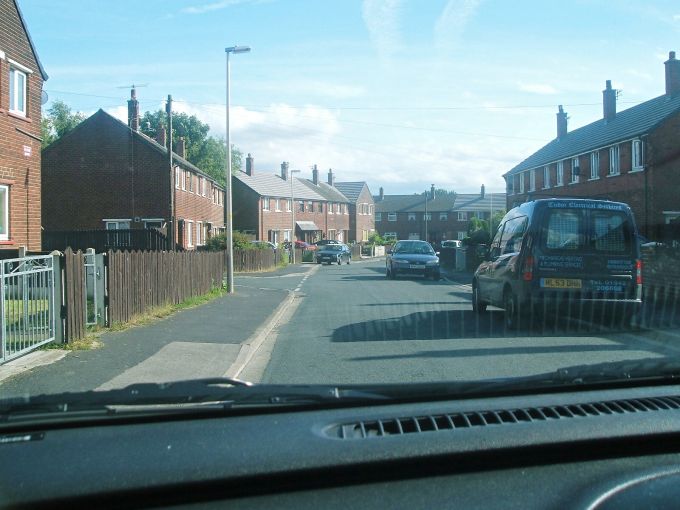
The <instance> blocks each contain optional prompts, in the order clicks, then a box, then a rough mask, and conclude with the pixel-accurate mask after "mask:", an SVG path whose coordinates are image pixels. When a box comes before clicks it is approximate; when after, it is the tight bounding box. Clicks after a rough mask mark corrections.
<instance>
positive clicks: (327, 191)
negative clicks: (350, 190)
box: [299, 179, 349, 203]
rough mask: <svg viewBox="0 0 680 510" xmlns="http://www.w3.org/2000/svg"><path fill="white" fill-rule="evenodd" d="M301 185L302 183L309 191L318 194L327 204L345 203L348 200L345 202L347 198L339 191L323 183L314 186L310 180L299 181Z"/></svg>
mask: <svg viewBox="0 0 680 510" xmlns="http://www.w3.org/2000/svg"><path fill="white" fill-rule="evenodd" d="M299 180H300V182H301V183H303V184H304V185H305V186H307V187H308V188H309V189H311V190H312V191H314V192H315V193H318V194H319V195H321V196H322V197H324V199H326V200H328V201H329V202H341V203H347V202H349V200H347V197H346V196H345V195H343V194H342V193H341V192H340V191H339V190H337V189H336V188H334V187H333V186H331V185H330V184H326V183H325V182H320V181H319V184H314V182H312V181H311V180H310V179H299Z"/></svg>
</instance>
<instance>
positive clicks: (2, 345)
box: [0, 255, 55, 363]
mask: <svg viewBox="0 0 680 510" xmlns="http://www.w3.org/2000/svg"><path fill="white" fill-rule="evenodd" d="M0 283H1V284H2V287H1V290H0V322H1V327H0V337H1V338H0V339H1V340H2V341H1V342H0V349H1V350H0V363H4V362H6V361H9V360H11V359H13V358H16V357H18V356H21V355H23V354H26V353H28V352H29V351H31V350H33V349H35V348H37V347H39V346H41V345H43V344H46V343H48V342H51V341H52V340H54V338H55V296H54V268H53V259H52V256H51V255H43V256H36V257H23V258H19V259H7V260H3V261H2V262H1V263H0Z"/></svg>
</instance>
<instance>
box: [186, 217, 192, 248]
mask: <svg viewBox="0 0 680 510" xmlns="http://www.w3.org/2000/svg"><path fill="white" fill-rule="evenodd" d="M184 231H185V232H186V237H187V246H193V245H194V239H193V232H194V222H193V221H185V222H184Z"/></svg>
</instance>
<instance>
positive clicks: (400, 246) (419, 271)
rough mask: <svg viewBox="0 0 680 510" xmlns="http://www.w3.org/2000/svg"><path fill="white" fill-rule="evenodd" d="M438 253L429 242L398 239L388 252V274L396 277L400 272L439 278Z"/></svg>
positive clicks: (434, 278) (392, 277) (389, 276)
mask: <svg viewBox="0 0 680 510" xmlns="http://www.w3.org/2000/svg"><path fill="white" fill-rule="evenodd" d="M438 255H439V254H438V253H436V252H435V251H434V249H433V248H432V245H431V244H430V243H428V242H425V241H410V240H409V241H398V242H397V244H395V245H394V247H393V248H392V249H391V250H389V251H388V253H387V258H386V259H385V264H386V276H387V277H388V278H390V279H394V278H396V277H397V276H398V275H400V274H410V275H421V276H424V277H425V278H428V277H429V278H432V279H433V280H439V279H440V278H441V272H440V268H439V257H438Z"/></svg>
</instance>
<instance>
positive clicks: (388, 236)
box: [383, 213, 397, 239]
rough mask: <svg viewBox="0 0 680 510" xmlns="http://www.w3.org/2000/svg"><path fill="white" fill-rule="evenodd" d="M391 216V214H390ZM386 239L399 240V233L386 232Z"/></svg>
mask: <svg viewBox="0 0 680 510" xmlns="http://www.w3.org/2000/svg"><path fill="white" fill-rule="evenodd" d="M388 214H389V213H388ZM383 237H384V238H385V239H396V238H397V233H396V232H385V235H384V236H383Z"/></svg>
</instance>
